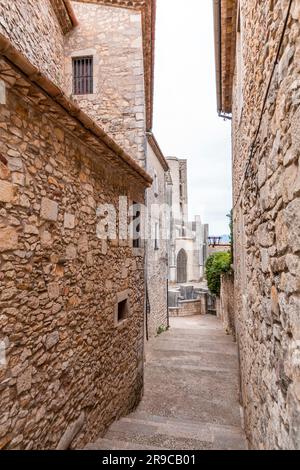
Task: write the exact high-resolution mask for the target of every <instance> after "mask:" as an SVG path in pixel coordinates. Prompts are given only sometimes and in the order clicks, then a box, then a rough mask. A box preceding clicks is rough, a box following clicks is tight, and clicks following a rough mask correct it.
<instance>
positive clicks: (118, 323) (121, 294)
mask: <svg viewBox="0 0 300 470" xmlns="http://www.w3.org/2000/svg"><path fill="white" fill-rule="evenodd" d="M124 300H126V301H127V314H126V317H125V318H124V319H123V320H121V321H119V319H118V315H119V312H118V309H119V303H120V302H124ZM130 315H131V306H130V300H129V290H128V289H126V290H124V291H122V292H118V293H117V295H116V302H115V308H114V326H115V328H121V327H123V326H125V325H126V323H127V322H128V320H129V318H130Z"/></svg>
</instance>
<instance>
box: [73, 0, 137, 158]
mask: <svg viewBox="0 0 300 470" xmlns="http://www.w3.org/2000/svg"><path fill="white" fill-rule="evenodd" d="M72 5H73V7H74V11H75V14H76V17H77V20H78V22H79V26H78V27H76V28H75V29H74V30H73V31H72V32H71V33H70V34H69V35H68V36H67V37H66V43H65V56H66V58H65V61H66V67H65V70H66V84H65V90H66V92H67V94H68V95H70V94H72V92H73V90H72V57H80V56H93V59H94V93H93V94H91V95H82V96H80V95H76V96H73V98H74V99H75V101H77V102H78V104H79V105H80V107H81V108H82V109H83V110H84V111H85V112H86V113H87V114H89V116H91V117H92V118H93V119H94V120H95V121H96V122H98V123H99V124H100V125H101V126H102V127H103V128H104V130H105V131H106V132H107V133H108V134H110V135H111V136H112V137H113V138H114V140H115V141H116V142H118V144H119V145H121V147H122V148H124V150H126V151H127V152H128V153H129V155H130V156H132V157H133V158H135V159H136V160H138V161H139V162H140V163H141V165H144V163H145V162H144V160H145V150H146V140H145V96H144V67H143V38H142V22H141V13H140V12H137V11H134V10H127V9H124V8H115V7H110V6H105V5H96V4H89V3H79V2H72Z"/></svg>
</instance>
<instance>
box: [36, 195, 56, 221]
mask: <svg viewBox="0 0 300 470" xmlns="http://www.w3.org/2000/svg"><path fill="white" fill-rule="evenodd" d="M40 215H41V217H42V219H45V220H51V221H53V222H55V221H56V220H57V217H58V204H57V202H55V201H52V200H51V199H48V198H46V197H43V198H42V202H41V213H40Z"/></svg>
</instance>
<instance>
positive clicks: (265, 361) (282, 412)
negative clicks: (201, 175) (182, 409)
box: [233, 0, 300, 449]
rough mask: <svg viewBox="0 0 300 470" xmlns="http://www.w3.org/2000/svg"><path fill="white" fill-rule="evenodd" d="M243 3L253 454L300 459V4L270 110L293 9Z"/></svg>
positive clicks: (239, 99) (241, 216)
mask: <svg viewBox="0 0 300 470" xmlns="http://www.w3.org/2000/svg"><path fill="white" fill-rule="evenodd" d="M240 3H241V32H240V33H238V38H237V39H238V41H237V42H238V46H237V50H238V51H239V50H241V54H242V57H237V63H240V66H239V67H238V68H237V70H236V76H235V85H234V106H233V170H234V172H233V175H234V176H233V183H234V226H235V229H234V231H235V233H234V240H235V247H234V251H235V253H234V256H235V312H236V315H237V335H238V342H239V348H240V358H241V374H242V385H241V386H242V397H243V403H244V407H245V425H246V432H247V436H248V439H249V441H250V445H251V446H252V447H253V448H258V449H259V448H263V449H283V448H285V449H294V448H297V449H299V448H300V374H299V357H300V343H299V341H300V322H299V312H300V259H299V254H300V197H299V196H300V165H299V163H300V162H299V157H300V153H299V149H300V140H299V132H300V112H299V105H300V80H299V71H300V1H299V0H294V1H293V2H292V8H291V12H290V14H289V18H288V24H287V29H286V31H285V34H284V38H283V43H282V47H281V49H280V54H279V61H278V65H277V66H276V68H275V73H274V75H273V77H272V81H271V86H270V90H269V92H268V95H267V100H266V105H265V107H264V108H263V101H264V96H265V94H266V91H267V86H268V83H269V78H270V76H271V71H272V67H273V64H274V63H275V59H276V52H277V49H278V45H279V41H280V37H281V33H282V31H283V25H284V22H285V17H286V12H287V7H288V4H289V2H288V1H287V0H279V1H277V2H273V1H266V2H261V1H259V0H247V1H246V0H243V1H241V2H240ZM262 109H263V113H262V119H261V121H260V117H261V110H262ZM256 134H257V135H256ZM256 137H257V138H256ZM253 143H255V145H254V147H253V148H251V145H252V144H253ZM247 166H248V171H247V174H246V178H244V174H245V169H246V167H247ZM242 184H243V185H242Z"/></svg>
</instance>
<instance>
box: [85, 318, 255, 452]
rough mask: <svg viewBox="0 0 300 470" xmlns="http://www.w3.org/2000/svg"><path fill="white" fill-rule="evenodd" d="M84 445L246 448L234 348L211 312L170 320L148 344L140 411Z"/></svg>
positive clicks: (106, 446) (96, 446) (98, 447)
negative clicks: (92, 442) (168, 326)
mask: <svg viewBox="0 0 300 470" xmlns="http://www.w3.org/2000/svg"><path fill="white" fill-rule="evenodd" d="M87 448H88V449H95V450H96V449H110V450H116V449H120V450H122V449H181V450H182V449H190V450H200V449H245V448H246V443H245V438H244V434H243V431H242V429H241V418H240V408H239V404H238V375H237V349H236V345H235V344H234V343H233V341H232V338H231V337H230V336H226V335H225V333H224V331H223V329H222V326H221V324H220V322H219V321H218V320H217V318H216V317H213V316H210V315H208V316H201V317H200V316H199V317H189V318H173V319H171V329H170V331H168V332H166V333H163V334H162V335H161V336H159V337H158V338H156V339H155V340H154V342H153V343H152V347H151V351H150V353H149V354H148V360H147V363H146V369H145V394H144V398H143V400H142V402H141V404H140V405H139V407H138V409H137V410H136V411H135V412H134V413H132V414H131V415H129V416H127V417H125V418H122V419H121V420H120V421H118V422H116V423H114V424H113V425H112V426H111V427H110V429H109V431H108V432H107V434H106V436H105V438H104V439H99V440H98V441H97V442H96V443H94V444H90V445H89V446H88V447H87Z"/></svg>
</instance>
